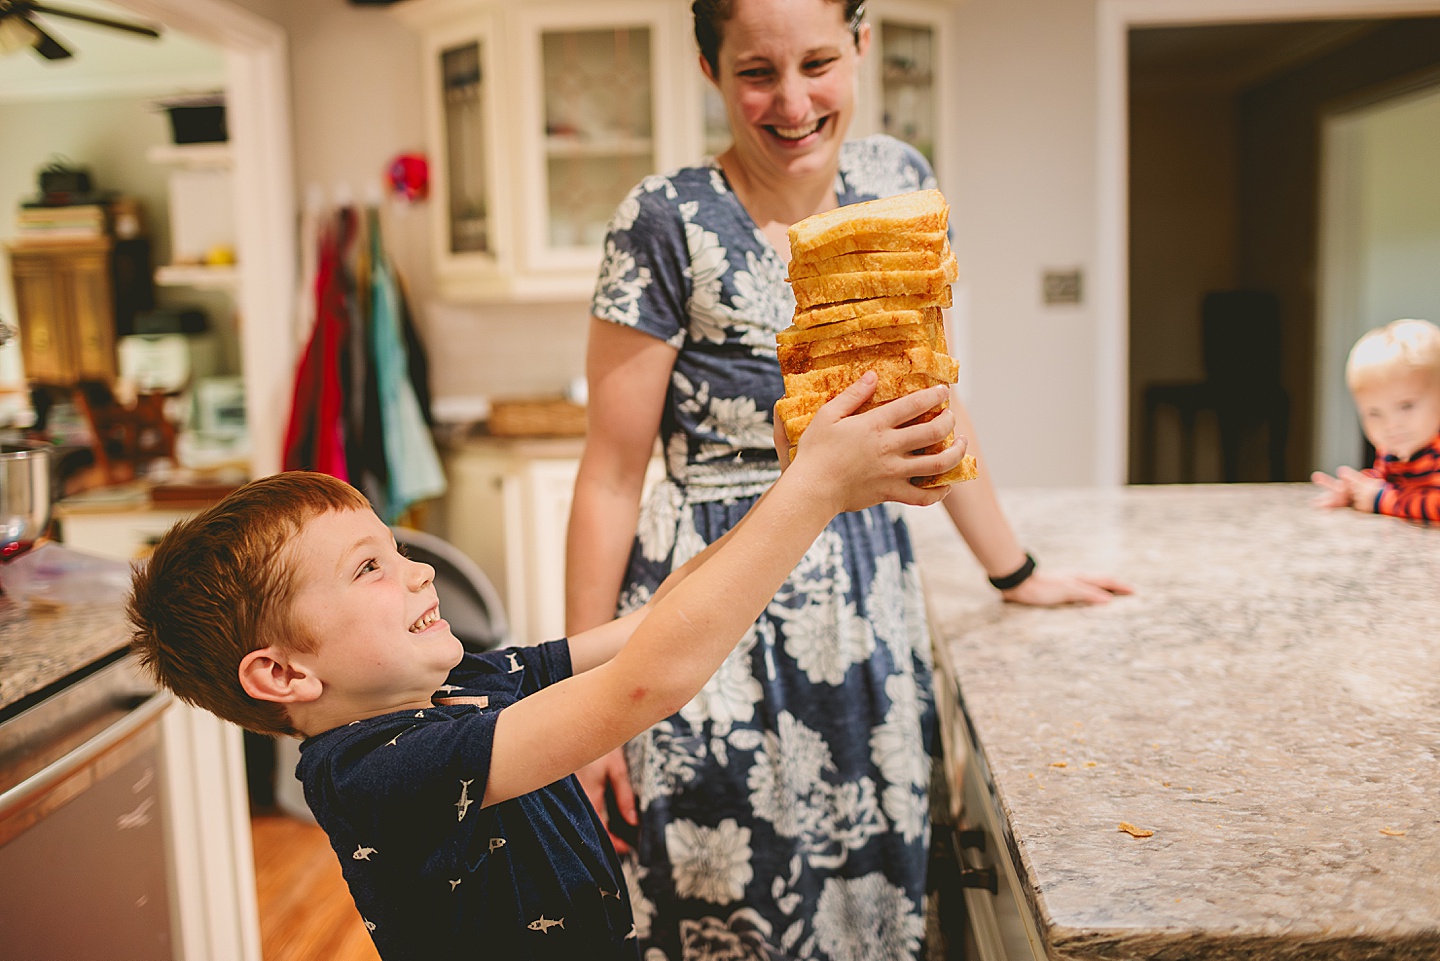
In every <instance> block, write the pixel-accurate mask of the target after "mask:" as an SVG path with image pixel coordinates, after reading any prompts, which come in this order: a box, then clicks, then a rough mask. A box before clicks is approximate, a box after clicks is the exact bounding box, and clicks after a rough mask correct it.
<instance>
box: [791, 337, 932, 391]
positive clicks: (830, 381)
mask: <svg viewBox="0 0 1440 961" xmlns="http://www.w3.org/2000/svg"><path fill="white" fill-rule="evenodd" d="M853 353H854V354H855V355H856V356H854V357H853V358H852V359H851V361H850V362H849V363H845V364H839V365H836V366H832V367H822V368H820V369H818V370H809V371H806V372H804V373H799V374H786V375H785V393H787V394H807V393H817V394H825V395H827V396H829V397H834V396H835V395H837V394H839V393H840V392H841V391H843V390H844V389H845V388H846V387H849V386H850V385H851V384H853V383H855V381H857V380H859V379H860V376H861V375H862V374H864V373H865V371H867V370H873V371H875V373H876V374H877V375H878V376H879V378H880V381H881V382H882V383H883V382H885V381H891V380H898V379H900V378H903V377H909V376H912V375H915V374H923V375H926V376H929V377H933V378H934V379H935V380H936V381H937V382H939V383H945V384H953V383H955V381H956V380H958V379H959V376H960V365H959V364H957V363H956V362H955V358H953V357H951V356H950V355H949V354H938V353H936V352H935V351H933V350H931V349H930V348H929V347H910V348H906V349H893V348H892V349H886V345H880V346H877V347H866V348H862V349H860V350H857V351H854V352H853Z"/></svg>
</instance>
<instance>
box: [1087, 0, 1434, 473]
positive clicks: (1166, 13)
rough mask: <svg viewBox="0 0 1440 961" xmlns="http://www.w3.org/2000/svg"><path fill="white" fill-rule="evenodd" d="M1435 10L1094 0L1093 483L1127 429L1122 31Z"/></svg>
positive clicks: (1123, 453) (1117, 456)
mask: <svg viewBox="0 0 1440 961" xmlns="http://www.w3.org/2000/svg"><path fill="white" fill-rule="evenodd" d="M1434 14H1440V0H1098V4H1097V7H1096V18H1095V19H1096V50H1097V60H1098V70H1097V82H1098V85H1099V90H1098V95H1097V96H1098V103H1097V129H1096V134H1097V140H1098V144H1097V147H1098V154H1099V156H1098V158H1097V173H1096V179H1097V184H1096V188H1097V204H1096V211H1097V224H1096V256H1095V329H1096V357H1095V370H1096V390H1095V404H1096V407H1095V423H1096V431H1095V483H1096V485H1098V486H1101V487H1118V486H1121V485H1123V484H1125V482H1126V478H1127V476H1128V461H1129V445H1128V438H1129V431H1130V390H1129V385H1130V375H1129V360H1130V343H1129V337H1130V322H1129V316H1130V310H1129V293H1128V291H1129V284H1130V268H1129V230H1128V227H1127V225H1128V222H1129V216H1130V189H1129V144H1130V130H1129V122H1128V118H1127V113H1128V110H1127V103H1128V99H1129V75H1128V42H1127V41H1128V33H1129V31H1130V29H1131V28H1133V27H1179V26H1199V25H1203V24H1218V23H1263V22H1271V21H1283V20H1344V19H1351V18H1362V17H1366V18H1368V17H1400V16H1425V15H1434Z"/></svg>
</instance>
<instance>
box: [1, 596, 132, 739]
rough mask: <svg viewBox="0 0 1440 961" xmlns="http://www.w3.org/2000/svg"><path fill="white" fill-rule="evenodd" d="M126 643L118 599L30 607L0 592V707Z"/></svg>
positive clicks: (123, 620) (96, 659) (127, 636)
mask: <svg viewBox="0 0 1440 961" xmlns="http://www.w3.org/2000/svg"><path fill="white" fill-rule="evenodd" d="M128 643H129V635H128V634H127V631H126V624H125V608H124V605H123V604H120V603H103V604H73V605H65V606H63V607H58V606H57V607H53V608H47V609H45V610H43V611H32V610H30V609H29V607H27V606H26V605H25V604H23V603H20V602H17V601H16V600H15V599H13V598H10V597H0V711H3V710H4V709H6V708H8V707H10V706H11V705H12V704H14V703H16V702H17V701H20V700H22V699H23V698H25V697H28V696H29V695H31V694H34V693H35V692H36V691H39V690H41V689H43V688H45V687H47V686H49V685H51V684H53V683H55V682H56V681H59V680H61V679H63V678H65V677H66V676H68V675H70V674H72V673H74V672H75V671H78V670H80V669H82V668H85V667H88V666H90V665H91V664H93V663H95V662H96V661H99V660H101V659H102V658H105V657H107V656H109V655H110V654H113V653H114V652H115V651H117V650H119V649H121V648H123V647H125V646H126V645H127V644H128Z"/></svg>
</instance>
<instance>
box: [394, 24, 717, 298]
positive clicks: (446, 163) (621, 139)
mask: <svg viewBox="0 0 1440 961" xmlns="http://www.w3.org/2000/svg"><path fill="white" fill-rule="evenodd" d="M394 14H395V16H397V17H399V18H400V19H402V20H404V21H406V22H407V23H409V24H411V25H412V26H413V27H414V28H415V29H416V30H417V31H418V32H419V33H420V35H421V37H422V45H423V50H424V57H425V63H424V81H423V82H424V84H425V89H426V90H427V91H428V92H429V96H428V97H427V102H428V117H427V121H428V130H429V150H428V153H429V157H430V164H431V207H432V216H433V223H432V234H431V236H432V244H433V248H434V251H435V258H436V264H435V266H436V275H437V281H438V284H439V287H440V292H441V295H442V296H443V297H445V298H446V299H448V300H456V301H493V300H523V299H537V300H538V299H555V298H562V299H570V298H578V299H583V298H588V297H589V295H590V293H591V291H592V290H593V289H594V286H595V274H596V270H597V269H598V268H599V265H600V247H601V244H602V242H603V240H604V236H605V227H606V224H607V223H608V222H609V220H610V215H611V214H612V213H614V210H615V206H616V205H617V204H618V203H619V202H620V201H621V200H622V199H623V198H624V196H625V194H626V193H627V192H628V191H629V190H630V188H631V187H633V186H634V185H635V184H636V183H638V182H639V181H640V179H641V178H642V177H645V176H646V175H648V174H652V173H655V172H656V171H660V170H667V169H670V168H672V167H677V166H679V165H681V164H683V163H686V162H690V161H692V160H694V159H696V158H698V157H699V156H701V154H702V153H703V152H704V145H703V136H702V123H701V121H700V119H699V117H700V111H701V96H702V94H701V84H702V83H703V82H704V81H703V78H702V77H700V76H699V71H698V70H697V69H696V67H695V61H694V57H693V55H692V54H691V50H692V48H693V41H692V40H690V35H689V26H690V24H689V19H688V17H689V5H688V4H683V3H679V2H676V0H612V2H608V3H604V4H599V3H594V2H593V0H567V2H555V3H545V2H532V3H523V4H517V3H505V2H494V0H411V2H409V3H406V4H402V5H400V6H397V7H396V8H394Z"/></svg>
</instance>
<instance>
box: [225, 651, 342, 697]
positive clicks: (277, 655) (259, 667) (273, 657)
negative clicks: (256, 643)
mask: <svg viewBox="0 0 1440 961" xmlns="http://www.w3.org/2000/svg"><path fill="white" fill-rule="evenodd" d="M240 686H241V687H243V688H244V689H245V693H246V694H249V695H250V696H251V697H253V698H255V699H256V700H257V701H274V702H276V703H277V704H304V703H307V702H309V701H313V700H315V699H316V698H318V697H319V696H320V692H321V690H323V687H324V686H323V685H322V684H321V683H320V679H319V678H318V677H316V676H315V675H314V674H313V673H311V672H310V671H308V670H307V669H306V668H305V667H304V666H303V665H301V664H297V663H295V662H294V661H293V660H291V658H290V654H289V653H288V652H286V651H282V650H279V649H278V648H274V647H262V648H260V649H259V650H255V651H251V652H250V653H249V654H246V655H245V657H244V658H243V659H241V661H240Z"/></svg>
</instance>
